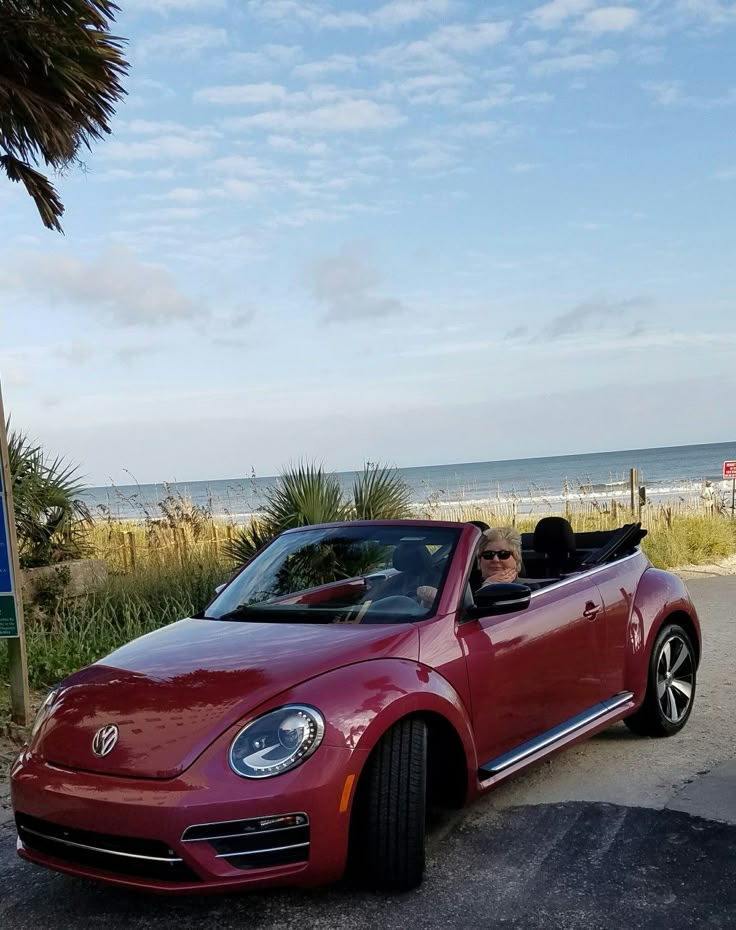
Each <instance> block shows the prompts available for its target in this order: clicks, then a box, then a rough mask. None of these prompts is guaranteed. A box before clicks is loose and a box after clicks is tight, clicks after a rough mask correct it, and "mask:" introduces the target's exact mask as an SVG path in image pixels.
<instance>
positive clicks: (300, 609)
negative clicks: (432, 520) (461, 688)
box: [207, 524, 460, 623]
mask: <svg viewBox="0 0 736 930" xmlns="http://www.w3.org/2000/svg"><path fill="white" fill-rule="evenodd" d="M459 534H460V531H459V529H453V528H448V527H406V526H371V525H364V524H356V525H355V526H350V527H323V528H319V529H317V528H314V529H312V528H308V529H304V530H300V531H298V532H293V533H285V534H283V535H282V536H280V537H279V538H278V539H276V540H275V541H274V542H273V543H272V544H271V545H270V546H268V547H267V548H266V549H265V550H264V551H263V552H262V553H260V554H259V555H258V556H256V558H255V559H253V561H252V562H250V563H249V564H248V565H247V566H246V568H245V569H244V570H243V571H242V572H241V573H240V575H238V576H237V578H235V579H234V580H233V581H232V582H231V584H230V585H228V587H227V588H225V590H224V591H223V592H222V593H221V594H220V596H219V597H218V598H217V599H216V600H215V601H214V602H213V603H212V604H211V605H210V606H209V607H208V609H207V616H208V617H211V618H213V619H223V620H254V621H259V622H263V621H274V622H277V621H282V622H290V623H302V622H303V623H310V622H316V623H395V622H409V621H411V620H415V619H423V618H424V617H428V616H430V615H431V613H432V612H433V611H434V609H435V605H436V603H437V600H438V598H439V595H440V592H441V590H442V585H443V583H444V579H445V576H446V574H447V570H448V568H449V565H450V562H451V559H452V554H453V553H454V549H455V545H456V543H457V540H458V538H459Z"/></svg>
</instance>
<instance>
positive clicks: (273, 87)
mask: <svg viewBox="0 0 736 930" xmlns="http://www.w3.org/2000/svg"><path fill="white" fill-rule="evenodd" d="M288 96H289V93H288V91H287V90H286V88H285V87H282V86H281V84H268V83H264V84H225V85H220V86H215V87H204V88H202V89H201V90H198V91H196V93H195V94H194V102H195V103H215V104H218V105H221V106H234V105H243V106H264V105H265V106H268V105H269V104H273V103H281V102H283V101H284V100H286V99H287V97H288Z"/></svg>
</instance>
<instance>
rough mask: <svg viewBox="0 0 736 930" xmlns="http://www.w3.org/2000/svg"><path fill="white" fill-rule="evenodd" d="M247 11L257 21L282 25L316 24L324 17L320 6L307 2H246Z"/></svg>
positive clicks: (258, 0) (263, 0) (257, 0)
mask: <svg viewBox="0 0 736 930" xmlns="http://www.w3.org/2000/svg"><path fill="white" fill-rule="evenodd" d="M248 10H249V11H250V12H251V13H252V14H253V15H254V16H256V17H257V18H258V19H265V20H268V21H276V22H278V23H279V24H282V25H283V24H284V23H292V24H293V23H305V24H309V23H311V24H316V23H317V22H319V20H320V18H321V17H322V16H323V15H324V9H323V8H322V6H321V5H320V4H317V3H310V2H309V0H248Z"/></svg>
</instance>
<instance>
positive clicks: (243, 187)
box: [222, 178, 262, 200]
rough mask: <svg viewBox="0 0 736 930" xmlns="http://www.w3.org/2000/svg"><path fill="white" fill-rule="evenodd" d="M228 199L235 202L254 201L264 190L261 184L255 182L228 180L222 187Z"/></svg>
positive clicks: (237, 179) (238, 179)
mask: <svg viewBox="0 0 736 930" xmlns="http://www.w3.org/2000/svg"><path fill="white" fill-rule="evenodd" d="M222 189H223V191H224V193H225V195H226V196H227V197H230V198H233V199H234V200H253V199H254V198H255V197H257V196H258V195H259V194H260V193H261V190H262V187H261V185H260V184H255V183H253V181H242V180H241V179H240V178H227V179H226V180H225V181H224V182H223V185H222Z"/></svg>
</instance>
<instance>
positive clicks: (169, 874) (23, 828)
mask: <svg viewBox="0 0 736 930" xmlns="http://www.w3.org/2000/svg"><path fill="white" fill-rule="evenodd" d="M644 533H645V531H644V530H642V529H641V526H640V524H638V523H634V524H630V525H628V526H624V527H622V528H621V529H619V530H614V531H610V532H595V533H577V534H573V532H572V530H571V528H570V525H569V524H568V523H567V522H566V521H565V520H563V519H561V518H554V517H548V518H545V519H544V520H541V521H540V523H539V524H538V525H537V527H536V529H535V532H534V533H533V534H525V535H524V536H523V538H522V542H523V551H522V555H523V573H524V574H523V576H522V577H520V578H519V579H518V581H517V582H516V583H497V584H486V585H483V586H482V587H479V578H478V575H479V559H478V551H479V544H480V543H481V541H485V540H484V538H483V537H482V536H481V530H480V529H479V527H478V526H477V525H474V524H472V523H449V522H435V521H428V520H421V521H420V520H414V521H372V522H357V523H346V524H339V525H338V524H333V525H325V526H310V527H305V528H303V529H297V530H289V531H288V532H285V533H283V534H282V535H280V536H279V537H277V538H276V539H275V540H274V541H273V542H272V543H271V544H270V545H268V546H267V547H266V548H265V549H263V550H262V551H261V552H260V553H259V554H258V555H256V556H255V557H254V558H253V559H252V560H251V561H250V562H249V563H248V564H247V565H246V566H245V567H244V568H243V569H242V570H241V571H240V572H239V573H238V574H237V575H236V576H235V577H234V578H233V579H231V580H230V582H229V583H228V584H227V585H226V586H225V587H224V589H223V590H221V591H220V592H219V593H218V594H217V596H216V597H215V598H214V599H213V600H212V602H211V603H210V604H208V606H207V607H206V608H205V610H204V611H202V613H201V614H200V615H198V616H196V617H192V618H189V619H186V620H181V621H179V622H178V623H174V624H172V625H170V626H167V627H164V628H162V629H160V630H158V631H156V632H154V633H150V634H148V635H146V636H143V637H141V638H140V639H137V640H135V641H134V642H131V643H129V644H128V645H126V646H123V647H122V648H121V649H118V650H117V651H116V652H113V653H112V654H111V655H109V656H107V658H105V659H102V660H101V661H100V662H97V663H96V664H94V665H92V666H89V667H88V668H85V669H83V670H82V671H80V672H78V673H76V674H75V675H72V676H71V677H70V678H67V679H66V680H65V681H63V682H62V683H61V684H60V685H59V687H58V688H56V689H54V691H52V692H51V693H50V694H49V696H48V698H47V700H46V702H45V704H44V705H43V707H42V708H41V710H40V712H39V715H38V718H37V720H36V723H35V725H34V728H33V733H32V736H31V739H30V742H29V744H28V746H27V747H26V748H25V749H24V750H23V751H22V753H21V755H20V757H19V758H18V760H17V761H16V763H15V765H14V767H13V769H12V800H13V805H14V810H15V817H16V825H17V830H18V852H19V853H20V855H21V856H22V857H23V858H24V859H27V860H30V861H31V862H34V863H38V864H39V865H45V866H48V867H50V868H53V869H58V870H59V871H62V872H68V873H71V874H74V875H83V876H87V877H91V878H96V879H101V880H104V881H106V882H110V883H113V884H115V885H119V886H128V887H131V886H132V887H136V888H140V889H148V890H151V891H160V892H169V893H177V892H179V893H182V892H185V893H191V892H198V891H215V890H231V889H235V888H248V887H256V886H265V885H285V884H292V885H294V884H295V885H303V886H308V885H317V884H320V883H325V882H331V881H333V880H336V879H338V878H339V877H340V876H342V875H343V873H344V872H345V870H346V867H348V866H350V867H351V868H353V869H355V871H356V874H357V875H359V876H360V877H361V878H364V879H366V880H367V881H369V882H370V883H371V884H372V885H373V886H377V887H383V888H395V889H402V888H409V887H412V886H414V885H416V884H417V883H419V882H420V881H421V878H422V874H423V869H424V838H425V816H426V811H427V810H428V809H431V807H432V806H433V805H461V804H462V803H463V802H464V801H466V800H468V799H470V798H473V797H474V796H476V795H478V794H479V793H481V792H484V791H486V790H488V789H489V788H492V787H493V786H494V785H496V784H497V783H498V782H499V781H501V780H502V779H504V778H507V777H509V776H510V775H513V773H514V772H517V771H519V770H520V769H521V768H523V767H525V766H528V765H531V764H533V763H535V762H537V761H538V760H540V759H542V758H544V757H546V756H547V755H549V754H550V753H552V752H555V751H557V750H559V749H562V748H564V747H565V746H569V745H570V744H571V743H573V742H575V741H577V740H580V739H583V738H585V737H588V736H591V735H592V734H594V733H596V732H598V731H599V730H602V729H603V728H604V727H608V726H610V724H612V723H614V722H616V721H619V720H622V719H623V720H625V722H626V723H627V724H628V725H629V726H630V727H631V729H632V730H634V731H635V732H637V733H641V734H647V735H650V736H669V735H671V734H674V733H677V732H678V731H679V730H680V729H681V728H682V727H683V726H684V725H685V723H686V721H687V719H688V717H689V715H690V711H691V709H692V705H693V699H694V695H695V679H696V671H697V667H698V662H699V659H700V652H701V637H700V629H699V624H698V619H697V615H696V612H695V609H694V607H693V605H692V602H691V600H690V597H689V596H688V593H687V590H686V588H685V586H684V584H683V583H682V581H680V579H679V578H677V577H676V576H674V575H671V574H668V573H667V572H664V571H659V570H657V569H655V568H653V567H652V566H651V564H650V563H649V561H648V560H647V558H646V556H645V555H644V554H643V552H642V551H641V549H640V547H639V543H640V541H641V538H642V537H643V535H644ZM506 556H507V553H502V554H499V558H504V557H506ZM419 588H422V589H423V592H424V599H423V600H420V599H419V598H418V593H417V592H418V589H419ZM427 590H429V592H430V596H429V599H427V594H426V592H427Z"/></svg>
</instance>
